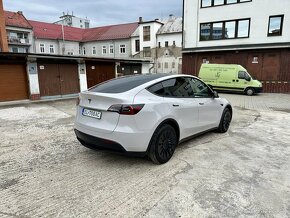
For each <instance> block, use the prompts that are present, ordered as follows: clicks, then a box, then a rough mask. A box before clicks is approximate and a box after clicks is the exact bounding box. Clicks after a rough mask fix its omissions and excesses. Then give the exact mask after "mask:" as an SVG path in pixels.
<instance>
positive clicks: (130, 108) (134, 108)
mask: <svg viewBox="0 0 290 218" xmlns="http://www.w3.org/2000/svg"><path fill="white" fill-rule="evenodd" d="M143 107H144V104H132V105H127V104H125V105H124V104H114V105H112V106H111V107H110V108H109V109H108V111H110V112H117V113H119V114H122V115H135V114H137V113H139V111H141V110H142V108H143Z"/></svg>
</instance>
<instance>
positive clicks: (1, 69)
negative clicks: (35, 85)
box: [0, 64, 29, 102]
mask: <svg viewBox="0 0 290 218" xmlns="http://www.w3.org/2000/svg"><path fill="white" fill-rule="evenodd" d="M28 97H29V96H28V80H27V74H26V70H25V66H24V65H22V64H0V102H1V101H13V100H23V99H28Z"/></svg>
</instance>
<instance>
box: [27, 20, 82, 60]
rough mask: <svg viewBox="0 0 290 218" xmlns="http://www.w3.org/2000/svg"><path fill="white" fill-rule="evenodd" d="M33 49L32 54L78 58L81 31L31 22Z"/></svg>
mask: <svg viewBox="0 0 290 218" xmlns="http://www.w3.org/2000/svg"><path fill="white" fill-rule="evenodd" d="M29 23H30V24H31V25H32V27H33V31H34V38H35V44H34V46H35V48H34V52H33V53H38V54H52V55H77V56H79V55H80V54H79V50H80V42H81V41H82V39H83V31H84V30H83V29H80V28H74V27H68V26H62V25H58V24H51V23H45V22H40V21H32V20H30V21H29Z"/></svg>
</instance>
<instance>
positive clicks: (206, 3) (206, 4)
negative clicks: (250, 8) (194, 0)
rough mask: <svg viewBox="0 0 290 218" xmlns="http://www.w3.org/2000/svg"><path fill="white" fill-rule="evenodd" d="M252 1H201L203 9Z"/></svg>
mask: <svg viewBox="0 0 290 218" xmlns="http://www.w3.org/2000/svg"><path fill="white" fill-rule="evenodd" d="M251 1H252V0H201V7H202V8H207V7H213V6H220V5H230V4H238V3H243V2H251Z"/></svg>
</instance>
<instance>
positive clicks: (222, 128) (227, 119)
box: [218, 108, 232, 133]
mask: <svg viewBox="0 0 290 218" xmlns="http://www.w3.org/2000/svg"><path fill="white" fill-rule="evenodd" d="M231 121H232V112H231V110H230V109H229V108H225V110H224V112H223V115H222V118H221V121H220V125H219V127H218V132H220V133H225V132H227V131H228V129H229V128H230V124H231Z"/></svg>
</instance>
